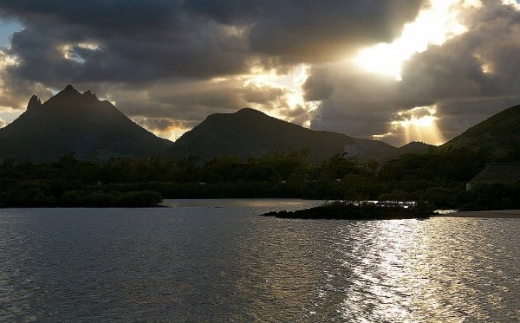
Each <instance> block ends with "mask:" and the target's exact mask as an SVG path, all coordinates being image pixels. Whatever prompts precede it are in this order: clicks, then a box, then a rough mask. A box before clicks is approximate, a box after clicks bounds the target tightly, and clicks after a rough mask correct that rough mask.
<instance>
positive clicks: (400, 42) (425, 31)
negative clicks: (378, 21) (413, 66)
mask: <svg viewBox="0 0 520 323" xmlns="http://www.w3.org/2000/svg"><path fill="white" fill-rule="evenodd" d="M479 3H480V2H479V1H478V0H466V1H465V2H462V4H461V2H460V1H459V0H432V1H431V6H429V7H428V8H426V9H424V10H422V11H421V12H420V13H419V15H418V16H417V19H416V20H415V21H413V22H412V23H409V24H406V25H405V27H404V29H403V33H402V35H401V36H400V37H399V38H398V39H396V40H395V41H393V42H392V43H380V44H377V45H375V46H373V47H369V48H364V49H361V50H360V51H359V53H358V55H357V56H356V57H354V62H355V63H356V64H358V65H359V66H361V67H362V68H363V69H365V70H367V71H369V72H373V73H377V74H382V75H388V76H392V77H394V78H395V79H396V80H400V79H401V65H402V64H403V62H404V61H406V60H408V59H409V58H410V57H411V56H412V55H413V54H415V53H420V52H423V51H425V50H426V49H427V48H428V46H429V45H431V44H434V45H441V44H443V43H444V42H445V41H446V40H448V39H451V38H453V37H455V36H457V35H460V34H462V33H464V32H466V31H467V28H466V27H465V26H463V25H462V24H460V23H459V22H458V20H457V16H458V14H459V12H460V10H463V9H464V8H465V7H468V6H478V5H479Z"/></svg>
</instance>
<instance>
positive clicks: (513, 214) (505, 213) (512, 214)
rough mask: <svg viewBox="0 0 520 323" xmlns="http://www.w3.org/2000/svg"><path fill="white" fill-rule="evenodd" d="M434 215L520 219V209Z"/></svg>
mask: <svg viewBox="0 0 520 323" xmlns="http://www.w3.org/2000/svg"><path fill="white" fill-rule="evenodd" d="M435 217H455V218H484V219H499V218H502V219H520V210H491V211H459V212H454V213H449V214H442V215H436V216H435Z"/></svg>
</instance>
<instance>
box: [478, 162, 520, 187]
mask: <svg viewBox="0 0 520 323" xmlns="http://www.w3.org/2000/svg"><path fill="white" fill-rule="evenodd" d="M518 180H520V163H507V164H489V165H488V166H487V167H486V168H485V169H484V170H483V171H481V172H480V173H478V174H477V176H475V177H473V178H472V179H471V181H470V183H476V182H514V181H518Z"/></svg>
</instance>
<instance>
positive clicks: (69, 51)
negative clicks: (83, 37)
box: [58, 43, 99, 63]
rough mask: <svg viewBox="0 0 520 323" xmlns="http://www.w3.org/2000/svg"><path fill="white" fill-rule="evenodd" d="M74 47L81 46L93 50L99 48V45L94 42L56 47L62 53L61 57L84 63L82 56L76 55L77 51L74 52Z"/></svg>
mask: <svg viewBox="0 0 520 323" xmlns="http://www.w3.org/2000/svg"><path fill="white" fill-rule="evenodd" d="M75 48H83V49H88V50H92V51H95V50H98V49H99V45H98V44H96V43H77V44H66V45H63V46H61V47H59V48H58V49H59V50H60V52H61V53H62V54H63V58H65V59H68V60H73V61H76V62H78V63H84V62H85V59H84V58H83V57H81V56H80V55H78V53H76V52H75Z"/></svg>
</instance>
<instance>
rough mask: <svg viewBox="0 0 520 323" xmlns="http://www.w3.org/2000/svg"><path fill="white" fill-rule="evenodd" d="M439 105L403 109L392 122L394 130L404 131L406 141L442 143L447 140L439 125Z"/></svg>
mask: <svg viewBox="0 0 520 323" xmlns="http://www.w3.org/2000/svg"><path fill="white" fill-rule="evenodd" d="M436 115H437V106H435V105H433V106H425V107H416V108H413V109H411V110H408V111H401V112H398V113H397V114H396V115H395V118H396V120H395V121H392V122H391V126H392V130H393V131H392V132H393V133H394V132H402V133H403V134H404V139H405V143H409V142H412V141H421V142H425V143H429V144H432V145H440V144H442V143H444V142H445V141H446V140H445V138H444V136H443V135H442V133H441V131H440V130H439V127H438V126H437V120H438V118H437V116H436Z"/></svg>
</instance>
